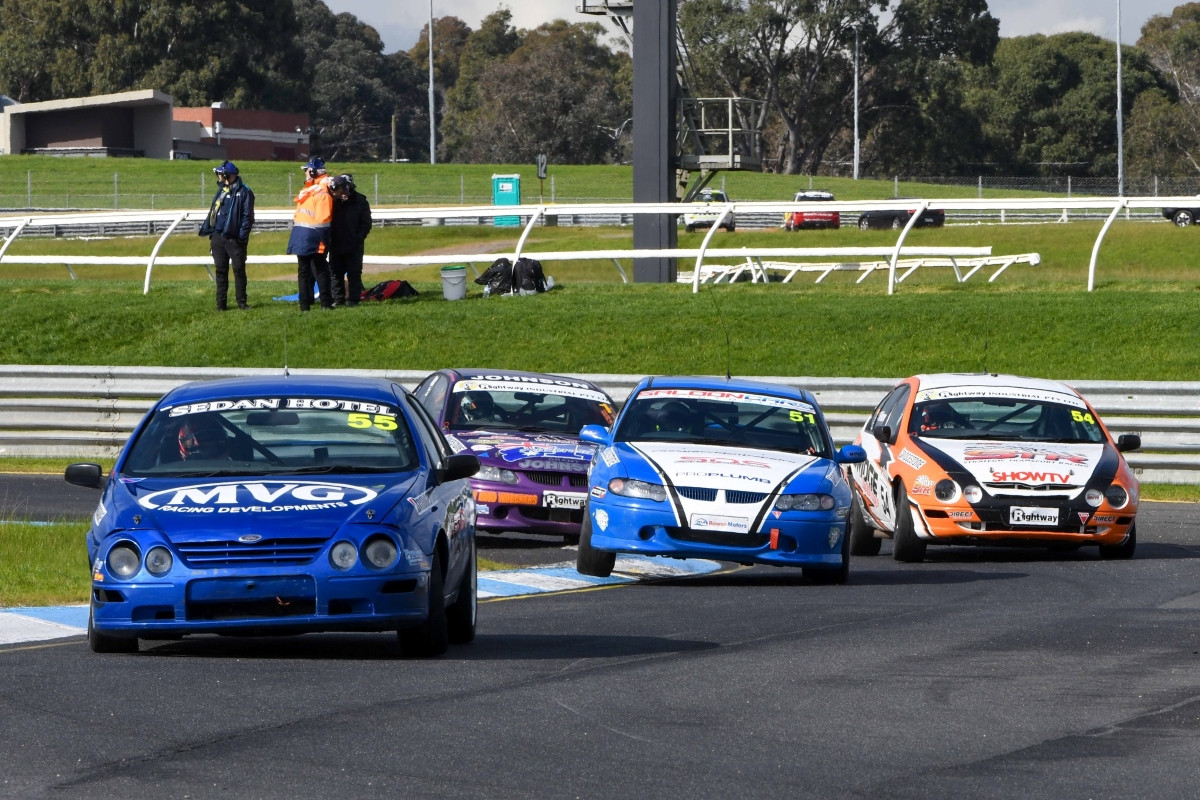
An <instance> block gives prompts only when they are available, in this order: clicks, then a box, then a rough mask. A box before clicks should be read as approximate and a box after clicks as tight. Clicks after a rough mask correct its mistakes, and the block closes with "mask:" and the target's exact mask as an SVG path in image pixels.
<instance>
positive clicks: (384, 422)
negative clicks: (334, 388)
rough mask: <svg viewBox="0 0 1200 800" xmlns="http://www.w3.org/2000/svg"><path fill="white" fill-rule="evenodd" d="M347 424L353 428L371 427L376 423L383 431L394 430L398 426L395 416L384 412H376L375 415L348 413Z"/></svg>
mask: <svg viewBox="0 0 1200 800" xmlns="http://www.w3.org/2000/svg"><path fill="white" fill-rule="evenodd" d="M346 424H347V425H349V426H350V427H351V428H370V427H371V426H372V425H374V426H375V427H376V428H379V429H380V430H382V431H394V430H396V428H397V427H398V426H397V425H396V418H395V417H389V416H385V415H383V414H376V415H374V416H373V417H372V416H371V415H370V414H348V415H347V416H346Z"/></svg>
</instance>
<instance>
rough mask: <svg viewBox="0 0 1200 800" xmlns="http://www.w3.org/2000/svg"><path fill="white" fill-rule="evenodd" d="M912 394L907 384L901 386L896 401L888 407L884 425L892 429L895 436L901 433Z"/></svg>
mask: <svg viewBox="0 0 1200 800" xmlns="http://www.w3.org/2000/svg"><path fill="white" fill-rule="evenodd" d="M911 392H912V390H911V387H909V385H908V384H907V383H906V384H904V385H902V386H900V387H899V388H898V389H897V391H896V398H895V400H894V401H893V402H892V403H891V404H889V405H888V408H887V410H886V411H885V413H884V417H883V424H884V425H887V426H888V427H889V428H891V429H892V435H893V436H895V435H896V434H897V433H898V432H899V431H900V420H901V419H902V418H903V417H904V410H905V409H906V408H907V407H908V396H909V394H911Z"/></svg>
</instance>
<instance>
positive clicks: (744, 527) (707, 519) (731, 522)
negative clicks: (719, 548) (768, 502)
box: [691, 514, 750, 533]
mask: <svg viewBox="0 0 1200 800" xmlns="http://www.w3.org/2000/svg"><path fill="white" fill-rule="evenodd" d="M691 525H692V528H693V529H694V530H698V531H727V532H729V533H749V532H750V520H748V519H746V518H745V517H716V516H712V515H711V514H693V515H692V519H691Z"/></svg>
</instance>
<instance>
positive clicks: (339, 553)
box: [329, 542, 358, 569]
mask: <svg viewBox="0 0 1200 800" xmlns="http://www.w3.org/2000/svg"><path fill="white" fill-rule="evenodd" d="M329 563H330V564H332V565H333V568H334V569H350V568H351V567H353V566H354V565H355V564H356V563H358V550H357V549H356V548H355V547H354V545H352V544H350V543H349V542H338V543H337V544H335V545H334V546H333V547H332V548H330V550H329Z"/></svg>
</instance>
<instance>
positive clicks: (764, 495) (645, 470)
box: [619, 442, 836, 533]
mask: <svg viewBox="0 0 1200 800" xmlns="http://www.w3.org/2000/svg"><path fill="white" fill-rule="evenodd" d="M619 447H620V448H621V449H622V450H624V451H625V452H624V453H622V454H621V455H622V458H621V461H622V463H623V464H624V465H625V468H626V470H627V471H628V473H629V476H630V477H632V478H637V479H640V480H649V481H653V482H663V483H666V484H668V485H669V486H671V487H672V491H671V492H670V495H671V503H672V505H673V508H674V512H675V517H676V519H677V521H678V523H679V524H680V525H683V526H687V527H691V528H694V529H698V530H699V529H708V530H715V531H726V532H731V533H747V532H751V531H758V530H759V529H760V528H761V526H762V523H763V520H764V519H765V518H766V515H767V511H768V505H769V504H770V503H771V502H773V498H774V497H775V496H776V495H777V494H778V493H779V492H782V491H783V490H784V489H785V488H786V489H789V490H790V491H793V492H797V493H804V492H828V491H830V490H831V486H832V482H833V479H834V478H835V477H836V474H832V475H831V472H830V468H831V466H832V464H833V462H831V461H830V460H828V459H824V458H819V457H817V456H809V455H802V454H799V453H783V452H780V451H777V450H758V449H755V448H748V447H720V446H712V445H696V444H671V443H660V442H653V443H652V442H634V443H630V444H625V445H620V446H619ZM834 472H835V473H836V470H835V471H834Z"/></svg>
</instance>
